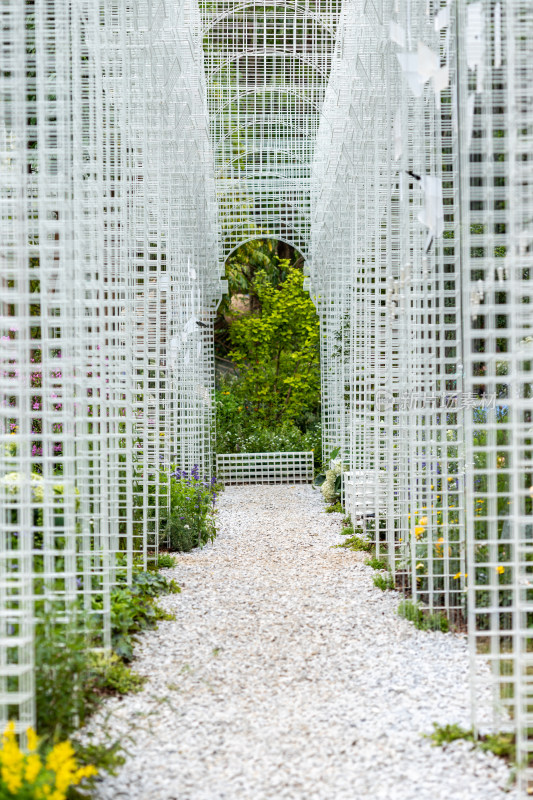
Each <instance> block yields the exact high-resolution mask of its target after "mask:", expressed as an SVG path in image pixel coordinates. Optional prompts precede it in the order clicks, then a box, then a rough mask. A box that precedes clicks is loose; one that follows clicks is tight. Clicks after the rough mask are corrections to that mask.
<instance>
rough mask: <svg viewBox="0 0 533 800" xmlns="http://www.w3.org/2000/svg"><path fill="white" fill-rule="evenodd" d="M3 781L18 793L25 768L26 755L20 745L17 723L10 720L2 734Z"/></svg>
mask: <svg viewBox="0 0 533 800" xmlns="http://www.w3.org/2000/svg"><path fill="white" fill-rule="evenodd" d="M1 763H2V771H1V776H2V781H3V782H4V783H5V785H6V787H7V790H8V792H11V794H16V793H17V792H18V790H19V789H20V787H21V786H22V773H23V769H24V755H23V753H22V752H21V751H20V748H19V746H18V742H17V737H16V736H15V723H14V722H9V723H8V725H7V727H6V729H5V731H4V735H3V736H2V751H1Z"/></svg>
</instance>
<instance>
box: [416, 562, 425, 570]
mask: <svg viewBox="0 0 533 800" xmlns="http://www.w3.org/2000/svg"><path fill="white" fill-rule="evenodd" d="M416 568H417V569H424V565H423V564H422V563H420V564H417V565H416Z"/></svg>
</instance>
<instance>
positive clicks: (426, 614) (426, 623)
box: [398, 600, 450, 633]
mask: <svg viewBox="0 0 533 800" xmlns="http://www.w3.org/2000/svg"><path fill="white" fill-rule="evenodd" d="M398 614H399V615H400V617H404V619H406V620H408V621H409V622H412V623H413V625H414V626H415V628H418V629H419V630H421V631H442V633H447V632H448V631H449V630H450V621H449V619H448V617H447V616H446V614H442V613H440V612H438V611H433V612H432V611H430V610H429V609H427V608H424V607H423V606H421V605H420V604H419V603H413V602H412V600H403V601H402V602H401V603H400V605H399V606H398Z"/></svg>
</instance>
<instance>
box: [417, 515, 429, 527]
mask: <svg viewBox="0 0 533 800" xmlns="http://www.w3.org/2000/svg"><path fill="white" fill-rule="evenodd" d="M418 524H419V525H427V524H428V518H427V517H422V518H421V519H420V521H419V523H418Z"/></svg>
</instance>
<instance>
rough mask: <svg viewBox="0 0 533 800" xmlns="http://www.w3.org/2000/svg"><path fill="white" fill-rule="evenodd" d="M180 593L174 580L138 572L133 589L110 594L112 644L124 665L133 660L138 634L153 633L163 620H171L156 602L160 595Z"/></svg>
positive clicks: (150, 573)
mask: <svg viewBox="0 0 533 800" xmlns="http://www.w3.org/2000/svg"><path fill="white" fill-rule="evenodd" d="M179 591H181V590H180V588H179V586H178V585H177V584H176V583H175V581H173V580H170V581H169V580H168V579H167V578H165V577H164V576H163V575H160V574H158V573H153V572H138V573H136V574H135V575H134V577H133V584H132V586H128V587H120V586H119V587H117V588H116V589H113V591H112V592H111V644H112V646H113V650H114V651H115V653H117V655H119V656H120V657H121V658H122V659H124V661H131V659H132V658H133V645H134V642H135V638H134V637H135V634H136V633H139V632H140V631H143V630H153V629H154V628H156V627H157V623H158V622H159V620H162V619H172V616H170V615H168V614H167V613H166V612H165V611H163V609H161V608H160V607H159V606H158V605H157V604H156V603H155V601H154V598H155V597H157V596H158V595H160V594H163V593H168V592H172V593H175V592H179Z"/></svg>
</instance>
